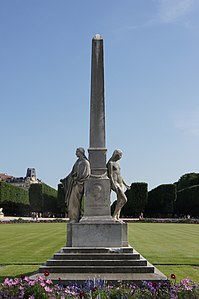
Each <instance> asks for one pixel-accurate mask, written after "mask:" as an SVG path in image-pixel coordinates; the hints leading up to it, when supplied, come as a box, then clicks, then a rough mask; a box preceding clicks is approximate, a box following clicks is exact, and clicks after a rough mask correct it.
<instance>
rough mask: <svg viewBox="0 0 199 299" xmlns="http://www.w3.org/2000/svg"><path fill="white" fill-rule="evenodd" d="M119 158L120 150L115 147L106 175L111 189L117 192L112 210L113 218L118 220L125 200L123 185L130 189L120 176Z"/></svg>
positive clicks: (120, 156) (120, 155)
mask: <svg viewBox="0 0 199 299" xmlns="http://www.w3.org/2000/svg"><path fill="white" fill-rule="evenodd" d="M121 158H122V151H121V150H118V149H117V150H115V151H114V152H113V154H112V157H111V158H110V160H109V161H108V163H107V170H108V177H109V178H110V181H111V189H112V190H113V191H114V192H115V193H116V194H117V203H116V207H115V210H114V212H113V218H114V219H115V220H116V221H120V220H119V218H120V212H121V209H122V207H123V206H124V205H125V203H126V202H127V198H126V195H125V193H124V191H123V185H124V186H125V187H126V188H128V189H130V186H128V185H127V184H126V182H125V181H124V179H123V178H122V176H121V172H120V165H119V163H118V160H120V159H121Z"/></svg>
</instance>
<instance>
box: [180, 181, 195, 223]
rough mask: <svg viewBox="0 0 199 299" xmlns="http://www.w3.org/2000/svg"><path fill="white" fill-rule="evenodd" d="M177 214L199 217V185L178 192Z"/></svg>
mask: <svg viewBox="0 0 199 299" xmlns="http://www.w3.org/2000/svg"><path fill="white" fill-rule="evenodd" d="M175 213H176V214H177V215H178V216H180V215H190V216H191V217H193V216H194V217H199V185H197V186H192V187H189V188H186V189H183V190H181V191H179V192H178V195H177V200H176V202H175Z"/></svg>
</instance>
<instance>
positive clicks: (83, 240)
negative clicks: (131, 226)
mask: <svg viewBox="0 0 199 299" xmlns="http://www.w3.org/2000/svg"><path fill="white" fill-rule="evenodd" d="M67 246H68V247H95V248H96V247H113V248H114V247H126V246H128V233H127V224H126V223H120V222H112V223H99V224H98V223H69V224H68V225H67Z"/></svg>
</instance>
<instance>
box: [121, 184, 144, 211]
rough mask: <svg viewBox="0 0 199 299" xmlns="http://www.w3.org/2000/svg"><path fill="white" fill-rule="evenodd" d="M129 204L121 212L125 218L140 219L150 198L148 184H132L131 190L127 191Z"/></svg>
mask: <svg viewBox="0 0 199 299" xmlns="http://www.w3.org/2000/svg"><path fill="white" fill-rule="evenodd" d="M125 194H126V196H127V203H126V204H125V205H124V207H123V208H122V211H121V216H123V217H139V216H140V214H141V213H144V211H145V207H146V204H147V198H148V185H147V183H142V182H140V183H132V184H131V189H130V190H126V192H125Z"/></svg>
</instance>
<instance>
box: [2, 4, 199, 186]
mask: <svg viewBox="0 0 199 299" xmlns="http://www.w3.org/2000/svg"><path fill="white" fill-rule="evenodd" d="M96 33H99V34H101V35H102V36H103V38H104V46H105V97H106V143H107V149H108V152H107V158H109V157H110V155H111V154H112V151H113V150H114V149H116V148H119V149H122V150H123V158H122V160H121V162H120V164H121V170H122V175H123V177H124V178H125V180H126V181H127V182H128V183H129V184H131V183H132V182H147V183H148V184H149V190H150V189H152V188H154V187H156V186H158V185H160V184H165V183H173V182H175V181H177V180H178V179H179V177H180V176H181V175H183V174H184V173H187V172H199V158H198V152H199V1H198V0H120V1H119V0H100V1H97V0H90V1H88V0H84V1H83V0H82V1H81V0H79V1H77V0H0V103H1V104H0V123H1V143H0V153H1V155H0V172H5V173H8V174H10V175H14V176H25V174H26V169H27V168H28V167H35V168H36V171H37V176H38V178H40V179H41V180H42V181H44V182H45V183H47V184H49V185H50V186H52V187H57V184H58V183H59V179H60V178H63V177H64V176H66V174H68V173H69V172H70V170H71V168H72V165H73V164H74V162H75V160H76V156H75V149H76V148H77V147H78V146H83V147H85V149H88V146H89V101H90V69H91V40H92V37H93V36H94V35H95V34H96Z"/></svg>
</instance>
